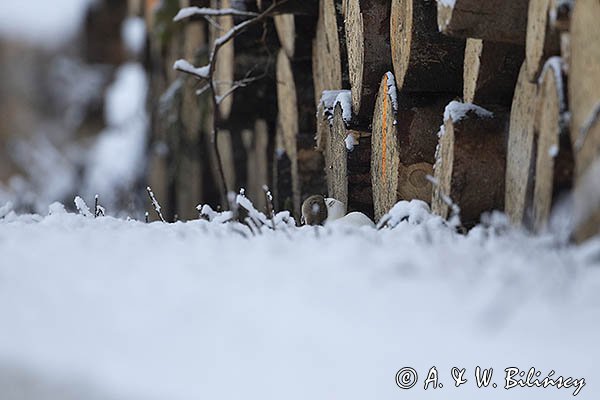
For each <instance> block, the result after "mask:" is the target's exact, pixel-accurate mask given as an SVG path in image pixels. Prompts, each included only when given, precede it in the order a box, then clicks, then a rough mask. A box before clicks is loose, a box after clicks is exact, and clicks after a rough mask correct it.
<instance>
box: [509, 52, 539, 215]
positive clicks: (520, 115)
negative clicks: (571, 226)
mask: <svg viewBox="0 0 600 400" xmlns="http://www.w3.org/2000/svg"><path fill="white" fill-rule="evenodd" d="M536 92H537V85H536V84H535V83H531V82H529V79H528V78H527V66H526V65H525V63H523V65H522V66H521V71H520V73H519V78H518V80H517V86H516V89H515V96H514V98H513V102H512V107H511V112H510V127H509V131H508V151H507V157H506V182H505V184H506V196H505V200H504V203H505V212H506V215H507V216H508V217H509V219H510V221H511V222H512V223H513V224H514V225H516V226H520V225H521V224H523V223H525V224H526V225H529V223H528V222H529V221H530V220H531V216H529V215H527V212H528V211H530V210H529V208H530V206H531V204H532V201H533V199H532V198H533V179H534V171H535V149H534V143H535V140H534V137H535V135H534V129H533V123H534V116H535V105H536Z"/></svg>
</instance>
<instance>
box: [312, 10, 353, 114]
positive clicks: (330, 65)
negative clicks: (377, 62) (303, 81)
mask: <svg viewBox="0 0 600 400" xmlns="http://www.w3.org/2000/svg"><path fill="white" fill-rule="evenodd" d="M342 6H343V0H321V2H320V3H319V19H318V21H317V28H316V33H315V39H314V40H313V56H312V57H313V81H314V84H315V100H317V102H318V101H319V99H320V98H321V94H322V93H323V91H324V90H341V89H348V88H349V87H350V81H349V79H350V78H349V74H348V54H347V51H346V31H345V28H344V14H343V8H342ZM317 106H318V104H317Z"/></svg>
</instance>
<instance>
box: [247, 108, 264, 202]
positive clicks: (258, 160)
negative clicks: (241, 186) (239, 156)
mask: <svg viewBox="0 0 600 400" xmlns="http://www.w3.org/2000/svg"><path fill="white" fill-rule="evenodd" d="M242 139H243V142H244V147H245V149H246V154H247V157H246V174H247V178H246V197H248V198H249V199H250V200H252V203H253V204H254V205H255V206H256V208H257V209H258V210H259V211H264V210H266V207H267V204H266V199H265V195H264V191H263V187H264V186H265V185H267V183H268V182H269V169H268V165H269V161H268V160H269V157H268V146H269V127H268V125H267V121H265V120H263V119H259V120H256V122H255V124H254V129H252V130H250V129H246V130H244V131H242Z"/></svg>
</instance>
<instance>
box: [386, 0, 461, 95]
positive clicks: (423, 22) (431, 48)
mask: <svg viewBox="0 0 600 400" xmlns="http://www.w3.org/2000/svg"><path fill="white" fill-rule="evenodd" d="M388 7H389V6H388ZM436 12H437V10H436V6H435V3H434V2H431V1H419V0H416V1H415V0H392V10H391V18H390V36H391V51H392V60H393V65H394V74H395V76H396V82H397V84H398V89H399V90H400V91H401V92H403V93H405V92H448V93H455V94H457V95H460V93H461V91H462V77H463V57H464V51H465V41H464V40H462V39H455V38H451V37H448V36H444V35H442V34H441V33H440V32H439V31H438V27H437V23H436V15H437V14H436ZM380 76H381V74H380Z"/></svg>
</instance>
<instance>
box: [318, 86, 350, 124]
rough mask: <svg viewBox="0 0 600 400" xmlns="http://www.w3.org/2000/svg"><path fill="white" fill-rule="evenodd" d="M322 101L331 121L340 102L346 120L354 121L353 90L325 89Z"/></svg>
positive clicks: (347, 121)
mask: <svg viewBox="0 0 600 400" xmlns="http://www.w3.org/2000/svg"><path fill="white" fill-rule="evenodd" d="M321 103H322V104H323V107H324V108H325V115H327V116H328V117H329V121H330V122H331V121H332V120H333V113H334V111H335V107H336V106H337V105H338V104H339V105H340V107H342V118H343V119H344V122H346V123H349V122H350V121H352V92H351V91H350V90H324V91H323V92H322V93H321Z"/></svg>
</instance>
